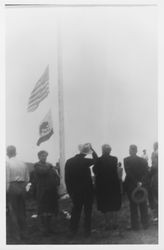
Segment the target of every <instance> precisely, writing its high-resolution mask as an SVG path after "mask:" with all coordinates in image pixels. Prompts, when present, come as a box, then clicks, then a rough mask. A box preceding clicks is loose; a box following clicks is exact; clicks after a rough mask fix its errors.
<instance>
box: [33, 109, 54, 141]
mask: <svg viewBox="0 0 164 250" xmlns="http://www.w3.org/2000/svg"><path fill="white" fill-rule="evenodd" d="M53 133H54V131H53V123H52V117H51V111H49V112H48V113H47V115H46V116H45V117H44V119H43V120H42V122H41V123H40V125H39V139H38V141H37V145H38V146H39V145H40V144H41V143H42V142H44V141H47V140H48V139H49V138H50V137H51V135H53Z"/></svg>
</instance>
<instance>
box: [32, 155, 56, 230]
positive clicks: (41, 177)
mask: <svg viewBox="0 0 164 250" xmlns="http://www.w3.org/2000/svg"><path fill="white" fill-rule="evenodd" d="M47 156H48V153H47V151H44V150H42V151H39V152H38V158H39V161H38V162H37V163H35V165H34V171H33V173H32V175H31V176H32V178H31V184H32V185H31V188H32V192H33V195H34V197H35V198H36V201H37V207H38V215H39V217H40V219H41V223H42V226H43V233H44V234H45V235H46V234H49V233H53V229H52V228H51V219H52V216H53V215H54V214H55V215H57V213H58V185H59V182H60V179H59V176H58V174H57V172H56V171H55V169H54V168H53V165H52V164H50V163H48V162H46V160H47Z"/></svg>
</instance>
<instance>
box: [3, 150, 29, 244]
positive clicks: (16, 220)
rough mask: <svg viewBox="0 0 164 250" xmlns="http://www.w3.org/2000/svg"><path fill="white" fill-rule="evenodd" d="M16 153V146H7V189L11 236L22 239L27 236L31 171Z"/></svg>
mask: <svg viewBox="0 0 164 250" xmlns="http://www.w3.org/2000/svg"><path fill="white" fill-rule="evenodd" d="M16 154H17V153H16V147H15V146H13V145H10V146H8V147H7V156H8V160H7V162H6V191H7V205H8V209H9V223H10V231H11V235H12V236H11V237H13V238H15V239H16V240H20V239H21V238H24V237H25V229H26V215H25V194H26V185H27V183H28V181H29V172H28V169H27V166H26V164H25V163H24V162H22V161H21V160H19V159H18V158H17V157H16Z"/></svg>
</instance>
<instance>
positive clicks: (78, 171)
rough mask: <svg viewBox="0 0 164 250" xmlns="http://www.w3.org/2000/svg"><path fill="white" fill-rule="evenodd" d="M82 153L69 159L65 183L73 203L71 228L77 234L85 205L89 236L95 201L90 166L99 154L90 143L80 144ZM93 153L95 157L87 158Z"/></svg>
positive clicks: (86, 230)
mask: <svg viewBox="0 0 164 250" xmlns="http://www.w3.org/2000/svg"><path fill="white" fill-rule="evenodd" d="M79 150H80V154H77V155H75V156H74V157H72V158H70V159H69V160H67V162H66V165H65V183H66V187H67V191H68V194H69V195H70V197H71V199H72V203H73V208H72V214H71V221H70V229H71V232H72V234H73V235H74V234H76V233H77V230H78V224H79V220H80V215H81V211H82V208H83V207H84V230H85V231H84V233H85V236H86V237H88V236H89V235H90V233H91V214H92V203H93V185H92V178H91V171H90V166H91V165H93V164H94V163H95V160H96V159H97V154H96V153H95V151H94V150H93V149H92V148H91V145H90V144H88V143H87V144H84V145H80V147H79ZM88 153H92V157H93V159H88V158H85V156H86V155H87V154H88Z"/></svg>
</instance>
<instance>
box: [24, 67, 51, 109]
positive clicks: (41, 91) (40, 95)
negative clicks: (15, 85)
mask: <svg viewBox="0 0 164 250" xmlns="http://www.w3.org/2000/svg"><path fill="white" fill-rule="evenodd" d="M48 94H49V66H47V67H46V69H45V71H44V73H43V74H42V76H41V77H40V78H39V80H38V81H37V83H36V85H35V87H34V89H33V91H32V92H31V95H30V98H29V101H28V108H27V111H28V112H33V111H34V110H36V109H37V107H38V106H39V104H40V102H41V101H43V100H44V99H45V98H46V97H47V96H48Z"/></svg>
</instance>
